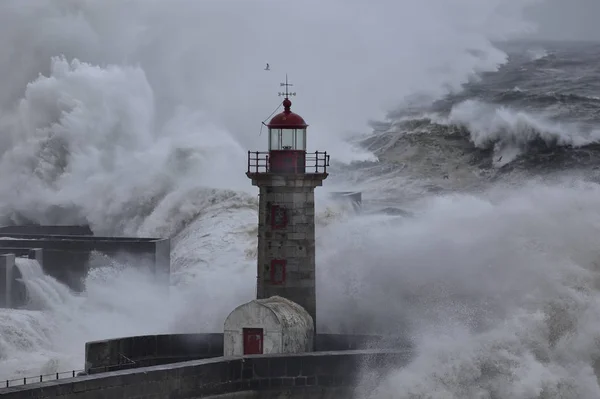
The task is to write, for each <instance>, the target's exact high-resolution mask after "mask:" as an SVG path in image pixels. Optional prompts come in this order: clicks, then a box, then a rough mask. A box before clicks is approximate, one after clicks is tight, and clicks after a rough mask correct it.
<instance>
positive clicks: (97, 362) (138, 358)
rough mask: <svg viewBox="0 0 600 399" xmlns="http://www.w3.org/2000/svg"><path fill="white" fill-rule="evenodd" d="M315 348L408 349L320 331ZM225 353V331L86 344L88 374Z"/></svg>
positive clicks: (394, 343) (372, 338) (391, 341)
mask: <svg viewBox="0 0 600 399" xmlns="http://www.w3.org/2000/svg"><path fill="white" fill-rule="evenodd" d="M315 346H316V350H317V351H319V352H321V351H344V350H356V349H388V348H389V349H394V348H395V349H397V348H402V349H408V348H409V347H410V346H409V345H408V344H407V343H405V342H399V341H398V340H397V339H390V338H389V337H381V336H376V335H350V334H317V336H316V342H315ZM219 356H223V333H214V334H163V335H141V336H134V337H123V338H115V339H107V340H102V341H92V342H87V343H86V344H85V370H86V372H87V373H88V374H97V373H102V372H106V371H115V370H124V369H131V368H138V367H146V366H154V365H158V364H169V363H175V362H183V361H188V360H199V359H206V358H212V357H219Z"/></svg>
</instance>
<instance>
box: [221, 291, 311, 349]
mask: <svg viewBox="0 0 600 399" xmlns="http://www.w3.org/2000/svg"><path fill="white" fill-rule="evenodd" d="M314 335H315V330H314V325H313V319H312V317H311V316H310V315H309V314H308V312H307V311H306V310H305V309H304V308H303V307H302V306H300V305H298V304H297V303H295V302H292V301H290V300H288V299H285V298H282V297H279V296H274V297H271V298H267V299H257V300H253V301H250V302H248V303H245V304H243V305H241V306H238V307H237V308H236V309H235V310H234V311H233V312H231V313H230V314H229V316H227V319H226V320H225V328H224V345H223V355H224V356H240V355H259V354H263V353H264V354H270V353H303V352H310V351H312V350H313V346H314V342H313V340H314Z"/></svg>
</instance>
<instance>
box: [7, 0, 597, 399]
mask: <svg viewBox="0 0 600 399" xmlns="http://www.w3.org/2000/svg"><path fill="white" fill-rule="evenodd" d="M531 3H534V1H512V2H510V4H507V2H505V1H500V0H485V1H484V0H457V1H453V2H448V1H447V0H427V1H423V0H419V1H417V0H414V1H412V0H404V1H401V2H398V1H391V0H378V1H368V2H367V1H362V0H351V1H348V0H345V1H343V2H342V1H341V0H331V1H328V2H327V3H323V2H317V1H316V0H305V1H302V2H294V1H278V2H273V1H266V0H264V1H263V0H254V1H242V0H240V1H234V0H228V1H223V0H220V1H202V2H197V1H191V0H190V1H184V0H171V1H165V0H146V1H129V2H127V4H124V3H123V2H122V1H117V0H87V1H83V0H81V1H75V0H71V1H66V0H65V1H58V0H38V1H29V2H24V1H21V0H20V1H16V0H14V1H13V0H5V1H3V2H1V3H0V22H1V23H0V76H3V77H4V79H3V81H2V90H0V132H1V133H0V186H1V187H0V222H1V223H3V224H4V223H10V222H14V223H22V222H25V221H31V222H38V223H44V224H54V223H89V224H90V225H91V227H92V229H93V230H94V232H95V233H96V234H98V235H133V236H169V237H171V238H172V270H173V275H172V287H171V292H170V295H169V296H168V297H167V296H166V294H164V292H162V291H160V289H159V288H158V287H155V285H154V283H153V282H152V278H151V276H147V275H146V274H145V273H143V272H140V271H136V270H133V269H132V268H129V267H127V265H126V264H122V263H114V262H113V263H112V264H106V260H98V262H99V263H98V267H97V268H95V269H93V270H92V272H91V273H90V275H89V276H88V277H87V280H86V290H85V292H84V293H82V294H81V295H74V294H73V293H70V292H68V290H67V291H65V290H66V288H65V287H61V286H60V285H58V286H57V285H52V284H54V283H51V282H50V280H49V278H48V277H47V276H43V277H41V276H37V275H36V277H35V278H36V280H35V281H36V283H35V284H36V285H32V287H37V288H38V290H37V291H35V290H33V291H32V292H34V293H37V294H38V295H37V296H36V298H37V299H36V304H37V305H36V306H35V309H19V310H0V378H9V377H15V376H20V375H31V374H39V373H52V372H56V371H61V370H65V369H72V368H81V367H82V366H83V350H84V343H85V342H86V341H90V340H95V339H105V338H110V337H117V336H126V335H135V334H153V333H167V332H214V331H220V330H221V328H222V323H223V321H224V319H225V317H226V315H227V314H228V313H229V312H230V311H231V310H232V309H234V308H235V307H236V306H237V305H239V303H241V302H242V301H246V300H249V299H251V298H252V297H253V295H254V290H255V287H254V282H255V273H256V264H255V262H256V260H255V256H256V252H255V251H256V230H255V229H256V220H257V215H256V207H257V200H258V198H257V195H256V194H257V192H256V190H255V189H254V188H253V187H252V186H251V185H250V182H249V181H248V180H247V178H246V177H245V176H244V172H245V168H246V151H247V150H248V149H251V150H262V149H265V148H266V140H267V139H266V136H265V135H264V134H263V135H262V136H259V131H260V122H261V121H262V120H263V119H264V118H266V117H267V116H269V114H270V113H271V112H272V111H273V110H274V109H275V108H276V107H277V105H278V104H279V101H280V99H279V98H277V96H276V92H277V90H279V82H281V81H282V80H283V79H284V78H285V73H288V74H289V76H290V79H291V81H292V83H294V84H295V86H294V90H295V91H297V92H298V96H297V97H295V98H293V99H292V101H293V103H294V105H293V109H294V110H295V111H298V113H300V114H301V115H303V116H304V117H305V118H306V120H307V121H308V123H309V124H310V125H311V126H310V127H309V133H308V134H309V142H308V144H309V151H314V150H317V149H319V150H327V151H328V152H329V153H331V154H332V157H333V160H334V163H335V165H334V166H333V167H332V174H331V175H330V177H329V179H328V180H327V181H326V182H325V187H323V188H319V189H318V190H317V207H318V209H317V210H318V215H317V236H318V244H317V245H318V251H317V264H318V278H319V281H318V297H319V309H318V317H319V323H320V324H321V325H322V328H321V330H332V331H354V332H374V331H376V332H385V333H398V332H401V333H402V334H405V335H406V336H408V337H410V338H411V339H412V340H413V341H414V343H415V350H416V359H415V361H414V362H413V363H412V364H411V365H409V366H408V367H407V368H405V369H403V370H396V371H391V372H390V374H389V376H386V378H385V379H384V380H383V381H382V383H381V385H380V387H379V389H378V390H376V391H375V392H374V393H373V395H374V396H375V397H382V398H384V397H385V398H388V397H392V398H394V397H398V398H437V397H439V398H442V397H443V398H487V397H489V398H492V397H494V398H511V399H514V398H517V399H518V398H536V397H540V398H559V397H573V398H597V397H598V395H599V393H600V392H599V391H600V389H599V388H598V383H597V382H596V379H595V376H594V373H593V367H594V363H595V361H596V359H597V356H598V355H599V349H598V346H597V344H596V340H597V333H596V331H598V328H597V325H598V322H599V320H598V314H599V313H598V307H597V306H598V305H597V303H598V300H599V299H600V297H599V296H598V293H597V290H596V277H597V273H598V270H597V267H596V262H597V259H598V253H597V252H598V251H597V250H596V248H597V247H598V246H597V239H596V237H598V236H599V234H598V230H599V229H600V214H599V213H598V211H597V209H598V207H597V204H598V203H599V200H600V191H599V188H598V186H597V185H596V184H594V183H589V182H587V183H584V182H580V181H577V179H574V178H573V177H569V176H566V177H564V176H563V177H562V178H558V179H555V180H554V181H553V182H547V181H546V182H544V181H543V180H542V179H536V180H530V179H525V180H518V181H510V182H502V183H499V182H493V181H492V182H490V181H485V182H479V180H477V179H479V175H475V174H473V173H471V170H470V169H469V167H467V166H465V165H466V163H461V162H462V161H463V159H462V158H460V157H446V159H445V160H444V162H445V163H444V164H443V165H442V166H440V167H439V169H440V170H442V172H439V171H438V170H437V169H435V167H436V166H435V165H434V162H432V160H431V159H432V158H430V157H429V155H427V157H424V156H423V157H420V158H419V159H417V157H416V156H414V154H413V160H414V162H412V163H410V162H405V164H406V165H410V164H412V165H413V166H414V168H415V173H412V172H411V173H406V170H405V169H403V171H404V175H402V174H399V173H396V172H397V165H398V164H399V163H401V162H400V161H402V162H403V161H406V159H407V158H406V156H407V154H401V155H402V156H404V157H405V158H401V157H399V156H398V154H395V153H393V151H392V150H393V149H394V148H393V145H392V144H393V143H395V142H396V141H395V140H398V139H397V138H395V139H394V140H390V141H388V142H386V143H385V145H383V146H382V147H381V148H383V149H384V150H385V151H383V150H382V151H383V152H385V154H383V155H386V154H387V158H386V157H384V156H383V155H382V154H380V153H379V152H377V151H374V152H377V154H374V153H372V152H370V151H368V150H366V149H364V148H362V147H359V146H357V145H356V144H353V143H356V137H357V136H359V137H365V136H366V135H368V134H369V133H370V128H369V127H368V121H369V120H370V119H375V120H382V119H384V118H385V116H386V115H387V112H388V111H397V110H402V111H405V110H407V109H420V108H419V107H424V106H426V105H429V104H430V103H431V102H433V101H434V100H438V99H440V98H442V97H444V96H446V95H447V94H454V95H459V94H460V93H461V90H462V86H461V85H462V84H464V83H466V82H473V81H477V76H476V75H477V74H480V73H484V72H493V71H496V70H498V68H499V67H501V65H503V64H504V63H506V62H507V61H508V56H507V54H506V53H505V51H503V50H501V49H499V48H497V47H495V46H494V45H492V41H497V40H503V39H509V38H512V37H516V36H518V35H519V34H520V33H523V32H526V31H528V30H530V29H532V26H530V24H528V23H527V21H526V20H524V19H523V18H522V17H521V12H522V11H523V9H524V7H525V6H527V5H528V4H531ZM315 10H318V12H316V11H315ZM529 56H530V59H531V60H538V59H544V58H546V57H547V56H548V53H547V52H546V51H545V49H541V48H539V47H536V48H534V49H530V52H529ZM266 62H269V63H270V65H271V68H272V70H271V71H270V72H267V71H264V70H263V68H264V66H265V63H266ZM520 89H521V90H527V87H524V88H520ZM487 100H488V99H480V100H479V101H471V102H461V103H459V104H458V105H457V104H454V105H453V106H451V107H450V108H451V109H450V112H449V113H448V114H447V115H443V116H440V115H437V116H436V118H437V119H435V121H436V122H437V123H440V124H441V125H452V124H456V125H461V126H464V127H466V128H467V129H468V130H469V132H470V134H469V140H470V142H471V144H472V145H473V146H475V147H479V148H487V147H494V146H496V147H495V150H496V152H495V155H496V156H505V157H506V159H505V162H510V161H511V160H514V159H515V158H516V157H517V156H518V154H522V153H524V152H526V150H527V146H528V144H529V143H531V141H532V140H534V139H538V138H539V137H542V140H544V139H547V140H549V141H554V142H558V145H574V146H585V145H588V144H590V143H594V142H595V141H596V140H597V137H596V136H597V134H596V133H595V131H593V130H589V129H587V127H584V128H581V129H576V128H575V127H578V126H575V125H571V124H568V123H564V124H562V125H561V126H560V128H558V127H557V126H556V125H555V121H554V120H552V119H551V118H549V119H544V117H542V116H539V117H537V116H536V117H532V116H531V115H533V114H532V113H531V112H532V111H531V110H527V111H522V113H521V114H517V116H519V117H518V118H515V113H513V111H512V110H510V109H507V110H501V111H498V110H497V109H495V108H494V107H490V103H491V101H487ZM569 123H574V122H573V121H569ZM532 125H534V126H533V128H532V127H531V126H532ZM586 129H587V130H586ZM263 133H264V132H263ZM395 133H397V132H394V131H390V132H388V134H389V135H394V134H395ZM540 133H542V134H540ZM579 133H581V134H579ZM569 134H570V135H571V136H570V137H569V136H568V135H569ZM427 137H428V138H431V137H434V136H433V135H429V136H427ZM557 138H559V139H558V140H557ZM432 140H433V139H432ZM498 142H499V143H500V144H499V145H497V143H498ZM386 151H387V152H386ZM510 154H512V158H511V156H509V155H510ZM375 155H377V156H379V159H381V161H379V162H377V161H376V160H377V158H376V157H375ZM409 155H410V154H409ZM435 155H436V154H433V155H432V156H435ZM394 157H396V158H394ZM398 159H400V161H398ZM374 160H375V162H372V161H374ZM388 161H389V162H388ZM455 164H456V165H455ZM356 165H367V166H369V167H365V168H361V167H357V166H356ZM449 165H451V166H452V167H450V166H449ZM407 168H410V166H407ZM417 169H418V170H417ZM389 170H391V171H392V172H394V173H390V174H387V171H389ZM447 170H452V171H453V172H452V173H450V176H449V178H448V179H446V180H444V183H443V184H446V185H447V186H449V187H451V188H452V189H453V191H454V192H453V193H452V194H447V195H436V194H435V193H434V192H433V191H428V189H427V187H429V186H430V183H431V181H433V180H435V179H434V178H433V177H431V176H433V175H438V176H442V175H443V174H448V172H447ZM380 172H381V173H380ZM384 172H385V173H384ZM429 172H431V173H430V175H431V176H430V175H429V174H428V173H429ZM459 172H461V173H464V174H462V175H461V174H459ZM440 180H441V177H440ZM466 181H469V182H472V181H477V183H476V184H474V186H475V187H476V188H477V189H476V190H473V189H472V188H473V185H471V186H470V188H471V189H470V190H469V192H464V191H461V189H462V188H463V187H465V186H466V185H467V184H466V183H465V182H466ZM484 183H485V184H484ZM436 184H439V186H440V187H441V186H443V184H442V183H440V182H439V181H436ZM444 187H445V186H444ZM347 188H352V189H358V190H360V189H364V190H367V189H368V191H365V193H364V197H365V198H366V199H367V203H369V201H371V202H373V203H377V202H378V201H380V202H382V203H395V204H396V205H398V206H401V207H402V208H403V209H407V210H410V211H411V212H412V213H411V216H393V215H388V214H382V213H377V214H371V213H368V212H367V213H366V214H364V215H360V216H356V215H353V214H352V212H348V211H347V210H346V209H343V208H340V207H339V206H338V205H335V204H332V203H331V202H329V201H327V199H326V198H325V197H326V195H325V194H326V192H327V191H329V190H336V189H347ZM103 262H104V263H103ZM32 284H33V283H32ZM57 284H58V283H57ZM48 287H53V288H52V289H51V290H49V289H48ZM44 293H45V294H44ZM54 294H57V295H54ZM436 395H437V396H436Z"/></svg>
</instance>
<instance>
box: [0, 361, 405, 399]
mask: <svg viewBox="0 0 600 399" xmlns="http://www.w3.org/2000/svg"><path fill="white" fill-rule="evenodd" d="M410 357H411V354H410V352H408V351H392V350H387V351H382V350H359V351H337V352H312V353H303V354H293V355H290V354H286V355H252V356H244V357H229V358H222V357H220V358H214V359H204V360H195V361H190V362H183V363H175V364H168V365H160V366H152V367H143V368H139V369H131V370H119V371H112V372H107V373H102V374H93V375H86V376H81V377H75V378H72V379H69V380H58V381H51V382H43V383H39V384H31V385H23V386H18V387H12V388H5V389H1V390H0V398H2V399H21V398H25V397H26V398H30V399H34V398H61V399H104V398H111V399H166V398H177V399H187V398H189V399H192V398H200V397H202V398H214V397H220V398H226V397H236V398H240V397H246V398H251V397H259V396H260V397H261V398H262V397H280V396H281V394H282V393H285V395H286V396H285V397H286V398H305V397H306V398H308V397H323V398H324V397H328V398H337V397H339V398H350V397H352V394H353V390H354V389H355V388H356V387H357V381H359V380H361V376H362V374H363V371H368V372H369V375H371V376H373V375H375V376H383V375H384V374H385V373H386V372H387V371H388V370H390V369H392V368H398V367H403V366H404V365H406V364H407V363H408V361H409V360H410ZM370 381H371V383H373V381H372V380H370ZM233 393H235V395H232V394H233Z"/></svg>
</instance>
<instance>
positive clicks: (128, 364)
mask: <svg viewBox="0 0 600 399" xmlns="http://www.w3.org/2000/svg"><path fill="white" fill-rule="evenodd" d="M120 356H121V357H122V358H123V359H125V362H124V363H119V364H114V365H111V366H100V367H93V368H90V369H88V370H70V371H60V372H58V373H52V374H40V375H35V376H29V377H22V378H13V379H10V380H4V384H2V386H0V389H2V388H10V387H15V386H20V385H28V384H38V383H40V382H46V381H56V380H61V379H68V378H75V377H78V376H81V375H88V374H97V373H101V372H108V371H117V370H125V369H131V368H135V367H137V363H136V362H134V361H133V360H131V359H129V358H127V357H126V356H124V355H120Z"/></svg>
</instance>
